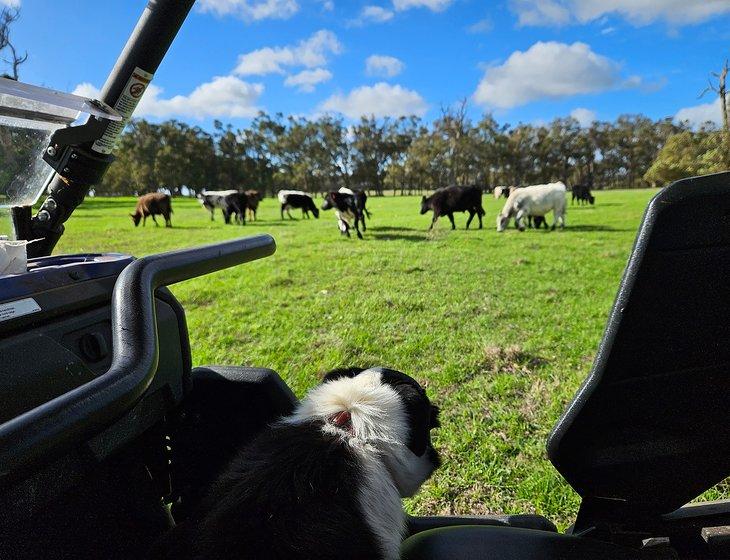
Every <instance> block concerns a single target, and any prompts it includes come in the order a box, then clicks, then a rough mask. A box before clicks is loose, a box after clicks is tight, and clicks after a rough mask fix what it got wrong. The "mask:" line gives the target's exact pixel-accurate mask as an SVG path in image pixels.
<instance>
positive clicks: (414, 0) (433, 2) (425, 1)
mask: <svg viewBox="0 0 730 560" xmlns="http://www.w3.org/2000/svg"><path fill="white" fill-rule="evenodd" d="M453 1H454V0H393V7H394V8H395V9H396V11H398V12H402V11H404V10H410V9H411V8H428V9H429V10H431V11H432V12H442V11H444V10H445V9H446V8H448V7H449V6H450V5H451V3H452V2H453Z"/></svg>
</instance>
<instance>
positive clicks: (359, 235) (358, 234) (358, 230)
mask: <svg viewBox="0 0 730 560" xmlns="http://www.w3.org/2000/svg"><path fill="white" fill-rule="evenodd" d="M358 219H362V216H360V217H358V215H357V214H355V231H356V232H357V237H358V239H362V233H360V228H359V227H358V226H357V221H358ZM363 229H364V222H363Z"/></svg>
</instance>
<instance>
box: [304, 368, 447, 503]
mask: <svg viewBox="0 0 730 560" xmlns="http://www.w3.org/2000/svg"><path fill="white" fill-rule="evenodd" d="M438 413H439V410H438V408H437V407H435V406H434V405H432V404H431V401H429V399H428V397H427V396H426V391H424V389H423V387H421V386H420V385H419V384H418V383H417V382H416V381H415V380H414V379H413V378H411V377H409V376H408V375H406V374H404V373H401V372H399V371H395V370H392V369H387V368H370V369H365V370H363V369H359V368H350V369H338V370H334V371H331V372H329V373H328V374H327V375H325V377H324V382H323V383H322V384H321V385H319V386H317V387H315V388H314V389H313V390H312V391H310V393H309V394H308V395H307V396H306V397H305V398H304V399H303V400H302V402H301V403H300V405H299V407H298V409H297V411H296V412H295V413H294V418H298V419H300V420H305V419H312V418H314V419H322V420H324V429H325V431H328V432H329V433H336V434H339V435H342V436H343V437H345V438H347V439H349V441H351V442H352V444H353V445H354V446H361V447H362V449H364V450H372V451H374V452H376V453H377V454H378V455H379V456H380V457H381V458H382V459H383V462H384V463H385V465H386V467H387V469H388V471H389V472H390V475H391V477H392V479H393V482H394V483H395V485H396V487H397V488H398V491H399V493H400V495H401V496H402V497H408V496H412V495H413V494H415V493H416V492H417V491H418V489H419V488H420V486H421V484H423V483H424V482H425V481H426V480H427V479H428V478H429V477H430V476H431V474H432V473H433V471H434V470H436V468H437V467H438V466H439V464H440V462H441V461H440V458H439V455H438V453H437V452H436V450H435V449H434V447H433V445H432V443H431V430H432V429H433V428H437V427H438V426H439V421H438Z"/></svg>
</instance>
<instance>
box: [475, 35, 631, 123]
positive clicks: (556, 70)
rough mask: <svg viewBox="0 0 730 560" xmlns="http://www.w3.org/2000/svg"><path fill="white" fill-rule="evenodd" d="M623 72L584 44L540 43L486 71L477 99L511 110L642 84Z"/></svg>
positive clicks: (618, 66) (486, 103) (476, 95)
mask: <svg viewBox="0 0 730 560" xmlns="http://www.w3.org/2000/svg"><path fill="white" fill-rule="evenodd" d="M620 70H621V68H620V65H619V64H618V63H617V62H615V61H613V60H611V59H610V58H607V57H605V56H601V55H599V54H596V53H595V52H593V51H592V50H591V48H590V47H589V46H588V45H586V44H585V43H573V44H572V45H567V44H565V43H558V42H554V41H550V42H538V43H535V44H534V45H532V46H531V47H530V48H529V49H527V50H526V51H524V52H523V51H515V52H513V53H512V54H511V55H510V57H509V58H508V59H507V61H506V62H505V63H504V64H502V65H500V66H492V67H490V68H487V70H486V72H485V74H484V78H482V80H481V82H480V83H479V86H478V87H477V90H476V92H475V93H474V100H475V101H476V102H477V103H479V104H481V105H487V106H491V107H497V108H500V109H510V108H512V107H517V106H519V105H525V104H526V103H530V102H531V101H536V100H538V99H558V98H561V97H569V96H571V95H577V94H585V93H594V92H599V91H606V90H609V89H614V88H617V87H637V86H639V85H641V79H640V78H638V77H636V76H633V77H631V78H629V79H628V80H625V81H622V80H621V77H620Z"/></svg>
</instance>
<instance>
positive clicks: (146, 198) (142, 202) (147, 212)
mask: <svg viewBox="0 0 730 560" xmlns="http://www.w3.org/2000/svg"><path fill="white" fill-rule="evenodd" d="M156 214H159V215H161V216H162V217H163V218H165V227H172V222H171V221H170V214H172V203H171V199H170V195H169V194H164V193H149V194H143V195H142V196H140V197H139V199H137V208H135V210H134V214H130V216H131V218H132V221H133V222H134V227H137V226H138V225H139V221H140V220H142V227H144V226H145V224H146V222H147V216H152V221H153V222H155V225H156V226H159V225H160V224H158V223H157V220H156V219H155V215H156Z"/></svg>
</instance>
